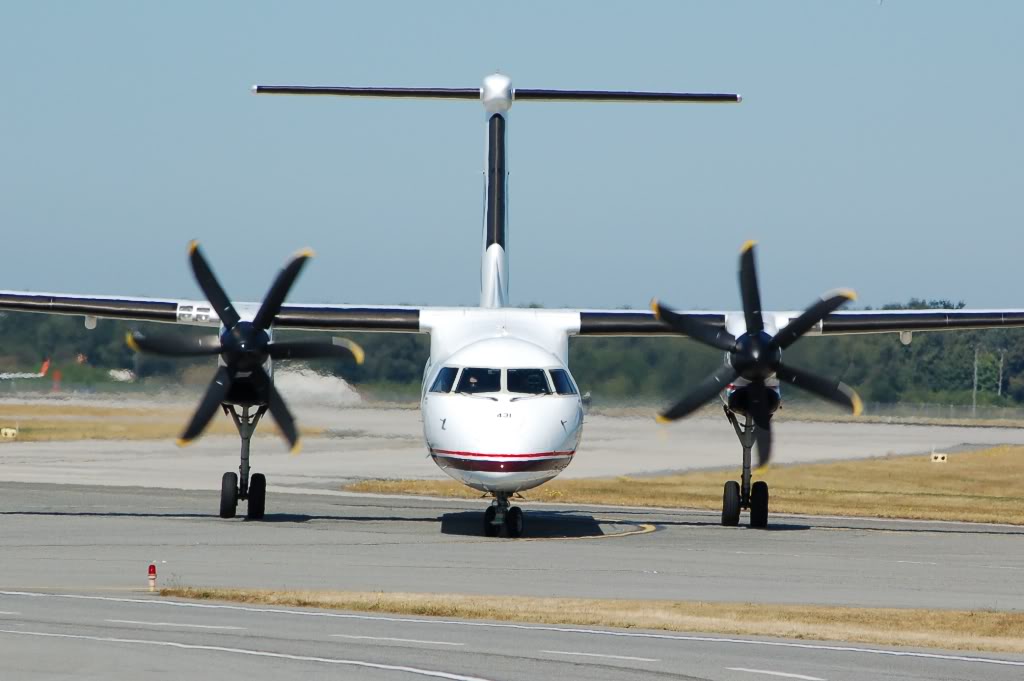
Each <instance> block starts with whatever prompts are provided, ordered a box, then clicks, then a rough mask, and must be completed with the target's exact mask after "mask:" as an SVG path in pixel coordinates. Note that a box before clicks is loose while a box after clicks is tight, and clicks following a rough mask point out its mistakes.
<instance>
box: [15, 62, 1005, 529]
mask: <svg viewBox="0 0 1024 681" xmlns="http://www.w3.org/2000/svg"><path fill="white" fill-rule="evenodd" d="M254 91H255V92H256V93H257V94H291V95H322V96H341V97H380V98H399V99H406V98H433V99H461V100H473V101H479V102H480V103H482V104H483V108H484V112H485V124H486V127H487V160H486V166H485V168H484V191H485V194H484V196H485V199H484V201H485V210H484V225H483V243H482V254H481V269H480V276H481V278H480V304H479V306H477V307H409V306H368V305H352V304H338V305H303V304H285V303H284V299H285V296H286V295H287V293H288V290H289V288H290V287H291V285H292V283H294V281H295V278H296V277H297V276H298V274H299V271H300V270H301V268H302V267H303V265H304V264H305V263H306V261H307V260H308V259H309V257H310V256H311V255H312V253H311V252H310V251H308V250H305V251H300V252H299V253H298V254H297V255H296V256H294V257H293V258H292V259H291V260H290V261H289V262H288V264H287V265H286V266H285V268H284V269H283V270H282V272H281V274H280V275H278V278H277V280H276V281H275V282H274V284H273V285H272V286H271V288H270V291H269V293H268V294H267V296H266V299H265V300H264V302H263V303H259V304H257V303H234V302H232V301H231V299H230V298H229V297H228V296H227V294H226V293H225V292H224V289H223V288H222V287H221V286H220V284H219V282H218V281H217V279H216V278H215V277H214V275H213V270H212V269H211V267H210V266H209V264H208V263H207V261H206V258H205V257H204V255H203V253H202V251H201V249H200V248H199V247H198V245H197V244H195V243H193V244H191V245H190V246H189V260H190V263H191V266H192V269H193V272H194V274H195V276H196V280H197V281H198V283H199V286H200V288H201V289H202V291H203V293H204V294H205V295H206V297H207V299H206V300H178V299H171V298H163V299H155V298H134V297H117V296H85V295H77V294H52V293H23V292H14V291H0V309H2V310H20V311H31V312H46V313H53V314H70V315H82V316H83V317H85V323H86V326H87V327H90V325H92V326H94V325H95V321H96V318H97V317H104V318H114V319H129V320H139V321H147V322H167V323H172V324H175V323H176V324H190V325H199V326H210V327H217V328H219V333H218V335H217V336H215V337H210V338H203V339H195V340H183V339H179V338H172V337H160V336H144V335H142V334H139V333H134V334H131V335H130V337H129V344H130V345H131V346H132V347H134V348H136V349H137V350H140V351H143V352H152V353H156V354H162V355H170V356H196V355H209V356H211V357H212V356H217V357H218V358H219V360H218V365H219V366H218V369H217V373H216V375H215V377H214V380H213V382H212V383H211V384H210V387H209V388H208V390H207V392H206V394H205V396H204V397H203V399H202V401H201V402H200V405H199V407H198V409H197V410H196V414H195V416H193V418H192V420H191V422H190V423H189V425H188V426H187V427H186V429H185V431H184V433H183V434H182V437H181V442H182V443H187V442H188V441H190V440H191V439H192V438H195V437H197V436H198V435H199V434H200V433H201V432H202V430H203V428H205V426H206V425H207V424H208V423H209V421H210V420H211V419H212V418H213V416H214V415H215V413H216V412H217V410H218V409H223V411H225V413H228V414H230V415H231V416H232V418H233V420H234V422H235V424H236V426H237V428H238V431H239V435H240V436H241V439H242V450H241V465H240V466H239V473H238V474H237V475H236V474H235V473H234V472H228V473H225V474H224V476H223V478H222V484H221V501H220V515H221V516H222V517H225V518H228V517H233V516H234V515H235V513H236V508H237V504H238V501H239V500H240V499H241V500H247V501H248V507H247V515H248V517H249V518H252V519H258V518H261V517H262V516H263V513H264V509H265V494H266V479H265V478H264V477H263V476H262V475H259V474H255V475H252V476H251V478H252V479H251V480H250V474H249V438H250V437H251V435H252V432H253V430H254V429H255V428H256V425H257V424H258V422H259V419H260V417H261V416H263V414H264V413H266V412H267V411H268V410H269V412H270V413H271V415H272V417H273V418H274V419H275V420H276V421H277V423H278V425H279V426H280V428H281V431H282V433H283V435H284V437H285V439H286V440H287V441H288V443H289V445H290V446H291V447H292V448H293V449H295V448H297V447H298V443H299V434H298V429H297V428H296V426H295V421H294V419H293V417H292V415H291V413H290V412H289V410H288V408H287V406H286V405H285V403H284V400H283V399H282V398H281V396H280V395H279V394H278V392H277V390H276V389H275V387H274V382H273V372H272V362H273V360H275V359H286V358H309V357H321V356H336V355H341V354H350V353H352V352H353V351H354V348H352V347H347V346H345V345H337V344H333V343H321V342H313V341H291V342H284V343H277V342H275V341H274V340H273V338H272V334H273V331H274V330H275V329H307V330H329V331H390V332H405V333H427V334H429V335H430V357H429V359H428V360H427V364H426V367H425V368H424V372H423V383H422V390H421V405H420V406H421V410H422V414H423V434H424V439H425V442H426V447H427V449H428V450H429V452H430V456H431V457H432V458H433V460H434V461H435V462H436V463H437V465H438V466H440V467H441V468H442V469H443V470H444V471H445V472H446V473H448V474H449V475H451V476H452V477H453V478H455V479H457V480H459V481H461V482H463V483H464V484H466V485H468V486H470V487H472V488H474V489H477V490H480V491H482V492H484V493H485V494H487V495H490V496H492V497H493V500H492V502H491V504H490V506H489V507H488V508H487V510H486V512H485V514H484V517H483V524H482V530H483V533H484V534H486V535H488V536H495V535H499V534H500V535H501V536H506V537H518V536H520V535H521V534H522V533H523V514H522V512H521V511H520V509H519V508H518V507H515V506H512V505H511V503H510V500H511V499H512V497H513V495H515V494H517V493H519V492H523V491H526V490H529V489H531V488H534V487H537V486H538V485H541V484H543V483H545V482H547V481H549V480H551V479H552V478H554V477H555V476H557V475H558V474H559V472H561V471H562V470H563V469H565V467H566V466H568V465H569V463H570V462H571V461H572V458H573V456H574V455H575V453H576V449H577V447H578V446H579V443H580V437H581V435H582V431H583V405H582V402H581V398H580V393H579V389H578V387H577V385H576V382H575V380H574V379H573V377H572V374H571V372H570V370H569V364H568V361H569V357H568V350H569V337H570V336H624V335H625V336H633V335H635V336H645V335H668V334H680V335H684V336H690V337H693V338H694V339H695V340H697V341H700V342H702V343H705V344H708V345H712V346H713V347H716V348H718V349H720V350H722V351H723V352H724V353H725V363H724V365H723V367H722V369H720V370H719V371H717V372H716V373H715V374H714V375H713V376H711V377H709V379H708V380H706V381H705V382H704V383H702V384H701V385H700V386H698V388H697V389H696V390H695V391H694V392H693V393H692V394H691V395H689V396H687V397H686V398H684V399H683V400H682V401H681V402H680V403H679V404H677V405H675V406H674V407H672V408H670V409H668V410H667V411H665V412H664V413H663V414H661V418H662V420H672V419H675V418H680V417H682V416H685V415H686V414H688V413H690V412H691V411H693V410H694V409H696V408H697V407H699V406H700V405H701V404H703V403H704V402H706V401H708V400H711V399H714V398H715V396H716V395H720V394H723V393H724V395H725V397H724V398H723V400H724V405H723V406H724V410H725V413H726V416H727V417H728V418H729V420H730V422H731V423H732V424H733V426H734V428H735V429H736V432H737V435H739V436H740V440H741V443H742V446H743V447H742V448H743V461H744V467H743V474H742V480H741V481H740V482H738V483H737V482H736V481H729V482H728V483H726V485H725V493H724V498H723V513H722V522H723V524H726V525H735V524H737V523H738V520H739V513H740V508H747V509H750V523H751V525H752V526H753V527H764V526H766V524H767V518H768V489H767V486H766V485H765V484H764V483H763V481H761V482H759V483H758V484H756V485H752V484H751V482H752V481H751V477H752V473H751V463H750V455H751V450H752V448H753V446H754V444H755V442H756V443H759V447H758V453H759V456H760V460H761V463H766V462H767V460H768V457H769V455H770V447H769V445H770V419H771V416H772V414H773V412H774V411H775V409H777V408H778V405H779V402H780V390H779V383H780V381H781V382H784V383H788V384H791V385H795V386H797V387H801V388H805V389H808V390H810V391H811V392H813V393H816V394H818V395H820V396H822V397H824V398H826V399H830V400H832V401H834V402H837V403H839V404H841V405H844V406H846V407H847V408H849V409H850V410H851V411H853V412H854V413H856V412H857V411H858V410H859V404H860V401H859V398H857V397H856V394H855V393H854V392H853V391H852V390H850V389H849V388H848V387H847V386H844V385H843V384H842V383H839V382H838V381H831V380H829V379H824V378H820V377H817V376H814V375H813V374H810V373H808V372H806V371H802V370H799V369H796V368H794V367H791V366H789V365H786V364H783V363H782V359H781V358H782V351H783V350H785V349H786V348H787V347H789V345H791V344H792V343H793V342H795V341H796V340H797V339H799V338H800V337H802V336H804V335H835V334H851V333H899V334H900V335H901V336H900V337H901V339H902V340H903V341H904V342H909V340H910V335H911V334H912V333H913V332H915V331H936V330H950V329H981V328H999V327H1020V326H1024V310H925V311H894V312H877V311H837V308H838V307H839V306H840V305H842V304H843V303H845V302H846V301H847V300H849V299H851V298H852V297H853V296H852V293H851V292H848V291H838V292H836V293H833V294H826V296H825V297H823V298H822V299H821V300H820V301H818V302H816V303H814V304H812V305H811V307H810V308H808V309H807V310H806V311H803V312H771V311H767V310H762V309H761V303H760V296H759V292H758V288H757V277H756V271H755V267H754V247H753V243H752V242H751V243H747V244H745V245H744V246H743V249H742V251H741V258H740V288H741V293H742V296H741V297H742V301H743V309H742V311H740V312H679V311H675V310H673V309H671V308H669V307H667V306H664V305H661V304H659V303H655V304H654V305H653V306H652V307H653V310H652V311H630V310H580V309H562V310H549V309H524V308H514V307H509V300H510V299H509V270H510V268H509V253H508V234H509V224H508V205H507V204H508V202H507V185H508V167H507V155H506V136H507V134H508V121H509V114H510V111H511V109H512V106H513V104H514V103H515V102H650V103H737V102H739V101H740V97H739V95H733V94H689V93H681V92H610V91H598V90H538V89H525V88H514V87H512V83H511V81H510V79H509V78H508V77H507V76H505V75H501V74H494V75H490V76H487V77H486V78H485V79H484V81H483V85H482V87H476V88H381V87H303V86H256V87H255V88H254ZM90 328H91V327H90ZM238 407H241V408H242V413H241V414H239V413H238V411H237V408H238ZM737 416H739V417H742V418H743V421H744V423H743V425H740V424H739V420H738V419H737Z"/></svg>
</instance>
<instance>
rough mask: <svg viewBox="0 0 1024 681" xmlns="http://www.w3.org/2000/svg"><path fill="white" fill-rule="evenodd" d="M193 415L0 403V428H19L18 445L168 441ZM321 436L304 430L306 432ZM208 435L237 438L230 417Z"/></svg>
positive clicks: (177, 409) (267, 431) (264, 432)
mask: <svg viewBox="0 0 1024 681" xmlns="http://www.w3.org/2000/svg"><path fill="white" fill-rule="evenodd" d="M191 415H192V410H191V408H189V407H181V406H173V407H161V408H152V407H116V406H103V405H81V404H64V403H55V404H39V403H33V404H0V427H3V428H15V427H16V428H17V429H18V437H17V441H18V442H51V441H70V440H165V439H172V440H173V439H175V438H177V437H178V435H179V434H180V433H181V431H182V429H183V428H184V427H185V424H186V423H187V422H188V419H189V418H190V417H191ZM266 423H267V425H268V426H269V427H266V428H261V429H260V431H259V432H258V435H257V436H258V437H259V436H272V437H277V436H278V435H277V428H276V426H275V425H274V424H273V422H272V421H271V420H270V419H269V418H268V419H267V421H266ZM320 432H322V430H318V429H315V428H310V427H306V426H304V427H303V434H305V435H315V434H318V433H320ZM206 434H213V435H234V434H236V431H235V426H234V424H232V423H231V421H229V420H228V418H227V417H225V416H223V415H220V414H218V415H217V416H215V417H214V419H213V421H212V422H211V423H210V426H209V427H208V428H207V430H206Z"/></svg>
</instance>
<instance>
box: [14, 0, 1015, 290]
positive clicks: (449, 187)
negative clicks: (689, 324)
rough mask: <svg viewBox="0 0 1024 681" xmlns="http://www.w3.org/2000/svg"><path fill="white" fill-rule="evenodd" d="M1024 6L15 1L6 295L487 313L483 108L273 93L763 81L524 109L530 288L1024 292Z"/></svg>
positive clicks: (524, 267) (517, 153) (520, 152)
mask: <svg viewBox="0 0 1024 681" xmlns="http://www.w3.org/2000/svg"><path fill="white" fill-rule="evenodd" d="M1021 26H1024V3H1017V2H984V3H967V2H935V1H933V2H926V1H917V2H914V1H910V0H886V1H885V2H884V3H883V4H881V5H879V4H878V3H877V2H874V1H873V0H857V1H853V0H848V1H844V2H811V1H807V2H773V3H755V2H713V3H712V2H700V3H697V2H662V3H658V2H653V3H642V4H641V3H598V2H559V3H550V2H517V3H504V4H499V3H482V2H447V3H423V2H373V3H358V4H354V3H353V4H349V3H341V2H322V3H313V2H301V3H300V2H295V3H286V2H241V1H239V2H218V3H204V2H185V1H183V2H177V3H156V2H94V3H72V2H27V1H26V2H14V1H12V2H6V3H3V4H2V5H0V88H2V89H0V150H2V151H0V225H2V226H3V232H2V235H3V248H4V255H5V258H4V267H3V270H2V274H0V288H11V289H27V290H45V291H62V292H82V293H109V294H134V295H155V296H196V295H197V289H196V287H195V285H194V283H193V281H192V278H191V274H190V272H189V271H188V269H187V263H186V244H187V242H188V241H189V240H190V239H192V238H199V239H200V240H201V242H202V243H203V245H204V247H205V248H206V251H207V253H208V255H209V256H210V258H211V260H212V261H213V263H214V266H215V268H216V270H217V272H218V274H219V275H220V277H221V279H222V280H223V282H224V284H225V287H226V288H227V289H228V291H229V292H230V293H231V294H232V295H233V296H235V297H236V298H239V299H248V300H252V299H258V298H259V297H260V296H262V294H263V292H264V290H265V288H266V286H267V285H268V284H269V282H270V280H271V278H272V277H273V275H274V273H275V272H276V270H277V268H278V267H279V266H280V265H281V264H282V263H283V261H284V260H285V258H286V257H287V256H288V255H289V254H290V253H292V252H293V251H294V250H296V249H297V248H299V247H302V246H306V245H309V246H312V247H313V248H314V249H316V251H317V253H318V258H317V259H316V260H314V261H313V262H312V263H311V265H310V266H309V267H308V268H307V270H306V272H305V273H304V275H303V278H302V279H301V280H300V282H299V283H298V285H297V286H296V289H295V291H294V293H293V295H292V300H293V301H296V302H298V301H306V302H339V303H415V304H432V305H447V304H475V303H476V301H477V297H478V286H479V249H480V238H481V237H480V235H481V213H482V209H481V198H482V177H481V169H482V165H483V154H484V149H483V141H484V128H483V114H482V108H481V107H480V106H479V105H477V104H474V103H471V102H434V101H426V102H403V101H382V100H374V101H353V100H344V99H328V98H295V97H256V96H253V95H252V94H250V92H249V86H251V85H252V84H254V83H266V84H282V83H289V84H321V85H325V84H326V85H393V86H416V85H431V86H449V87H475V86H477V85H478V84H479V82H480V80H481V79H482V77H483V76H484V75H486V74H487V73H490V72H492V71H495V70H499V69H500V70H501V71H502V72H504V73H507V74H509V75H510V76H511V77H512V79H513V83H514V84H515V85H519V86H522V87H555V88H557V87H566V88H568V87H578V88H594V89H600V88H607V89H612V88H630V89H665V90H669V89H676V90H683V91H717V92H740V93H742V94H743V96H744V102H743V103H742V104H740V105H738V106H736V105H732V106H697V105H693V106H652V105H643V106H642V105H594V104H542V103H526V102H522V103H519V104H517V105H516V106H514V108H513V112H512V118H511V125H510V141H511V148H510V170H511V180H510V197H511V201H512V204H511V209H510V221H511V232H510V234H511V237H510V238H511V244H510V256H511V296H512V299H513V302H515V303H519V304H525V303H529V302H539V303H543V304H545V305H547V306H588V307H618V306H622V305H631V306H634V307H641V306H644V305H645V304H646V302H647V301H648V300H649V299H650V297H651V296H654V295H657V296H658V297H660V298H662V299H664V300H666V301H669V302H671V303H672V304H674V305H676V306H679V307H695V308H697V307H699V308H728V309H735V308H736V307H737V306H738V304H739V303H738V293H737V290H736V276H735V270H736V255H737V252H738V249H739V246H740V244H741V243H742V242H743V241H745V240H746V239H749V238H753V239H757V240H758V241H759V244H760V251H759V256H760V266H761V280H762V288H763V298H764V302H765V305H766V306H767V307H770V308H795V307H802V306H804V305H805V304H806V303H808V302H809V301H810V300H811V299H813V298H814V296H816V295H818V294H820V293H821V292H823V291H825V290H827V289H830V288H835V287H839V286H849V287H853V288H855V289H856V290H857V291H858V292H859V293H860V296H861V298H860V304H865V305H881V304H884V303H886V302H890V301H897V300H906V299H907V298H909V297H911V296H919V297H930V298H939V297H947V298H955V299H961V298H962V299H964V300H966V301H967V303H968V304H970V305H971V306H973V307H1024V290H1021V287H1019V286H1018V285H1017V283H1018V280H1019V276H1018V270H1019V269H1020V256H1019V253H1020V252H1021V249H1022V246H1024V234H1022V230H1021V227H1022V226H1024V207H1022V206H1024V203H1022V198H1021V197H1022V193H1024V192H1022V190H1024V171H1022V169H1021V168H1022V158H1024V134H1022V132H1021V112H1022V111H1024V79H1022V77H1021V72H1020V69H1021V65H1022V64H1024V41H1021V40H1020V37H1019V29H1020V27H1021Z"/></svg>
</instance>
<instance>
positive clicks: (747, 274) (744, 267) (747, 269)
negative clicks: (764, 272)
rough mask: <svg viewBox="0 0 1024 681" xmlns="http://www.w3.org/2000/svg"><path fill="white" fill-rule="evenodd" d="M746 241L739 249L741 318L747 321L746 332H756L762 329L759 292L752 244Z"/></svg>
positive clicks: (753, 242) (762, 320)
mask: <svg viewBox="0 0 1024 681" xmlns="http://www.w3.org/2000/svg"><path fill="white" fill-rule="evenodd" d="M756 243H757V242H756V241H748V242H747V243H745V244H743V247H742V248H741V249H740V297H741V298H742V299H743V318H744V319H745V320H746V322H747V333H750V334H756V333H760V332H761V331H763V330H764V318H763V317H762V316H761V292H760V291H759V290H758V288H757V268H756V267H755V265H754V244H756Z"/></svg>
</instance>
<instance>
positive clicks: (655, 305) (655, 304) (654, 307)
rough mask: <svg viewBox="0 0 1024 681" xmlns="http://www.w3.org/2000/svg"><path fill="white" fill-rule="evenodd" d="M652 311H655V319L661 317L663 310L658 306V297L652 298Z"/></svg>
mask: <svg viewBox="0 0 1024 681" xmlns="http://www.w3.org/2000/svg"><path fill="white" fill-rule="evenodd" d="M651 312H653V313H654V318H655V319H661V311H660V309H659V308H658V299H657V298H651Z"/></svg>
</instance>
